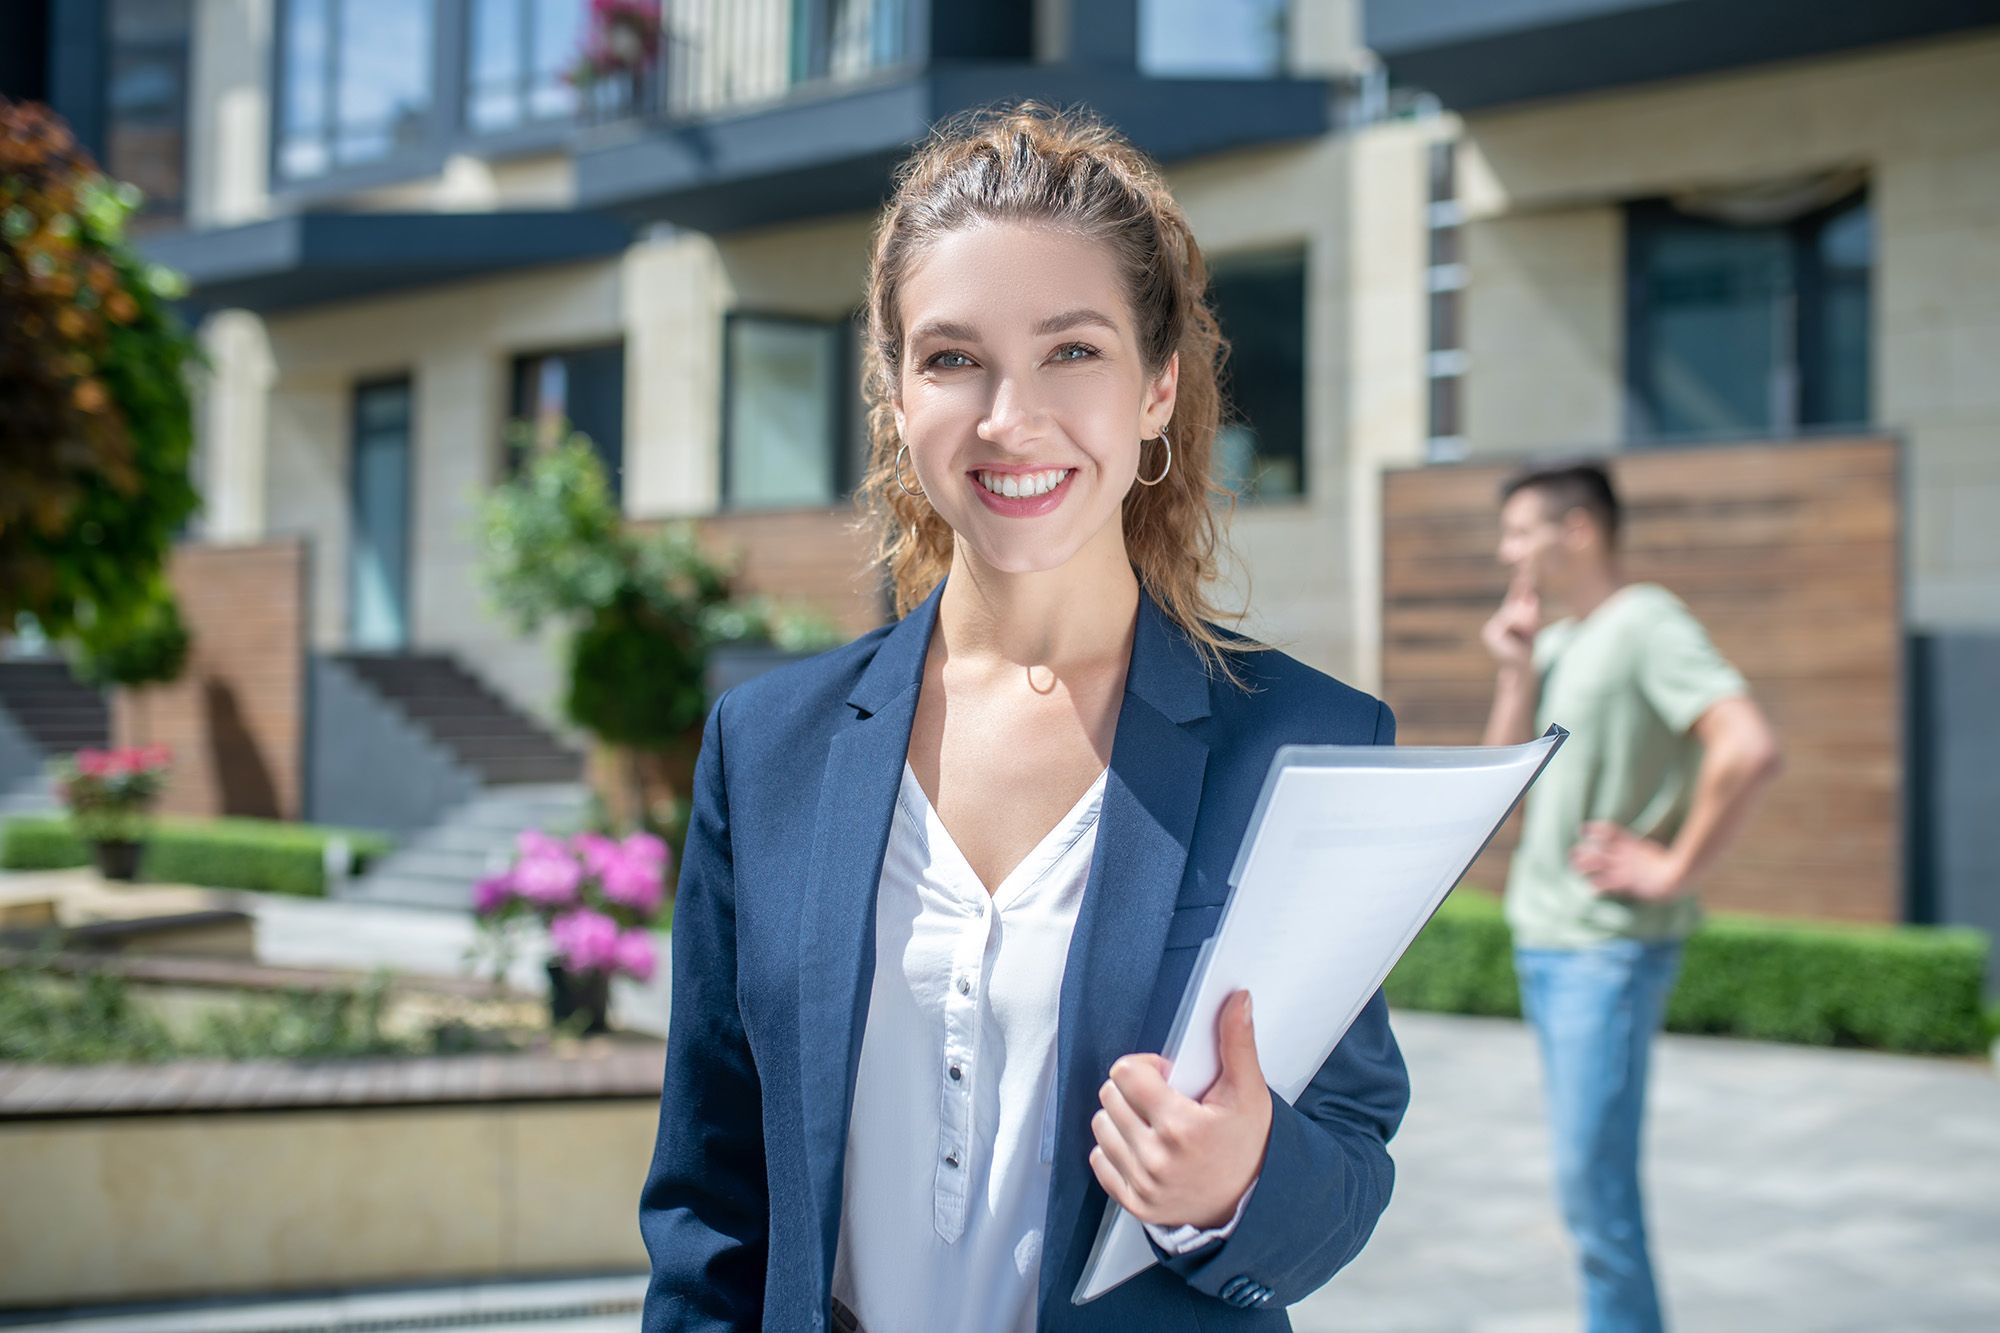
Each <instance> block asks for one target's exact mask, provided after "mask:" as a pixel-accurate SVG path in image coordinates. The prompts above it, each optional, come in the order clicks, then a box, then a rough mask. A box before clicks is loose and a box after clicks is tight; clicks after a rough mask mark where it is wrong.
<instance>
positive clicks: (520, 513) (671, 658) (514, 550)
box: [478, 428, 839, 828]
mask: <svg viewBox="0 0 2000 1333" xmlns="http://www.w3.org/2000/svg"><path fill="white" fill-rule="evenodd" d="M514 438H515V439H516V440H518V441H520V442H521V447H522V450H523V453H524V461H523V464H522V467H521V470H520V472H519V474H518V475H516V476H515V477H513V478H512V479H511V480H509V481H508V482H506V483H505V484H503V485H501V486H498V487H496V488H495V489H494V490H493V492H492V493H491V494H490V495H488V496H487V497H486V499H485V500H484V502H483V503H482V504H481V506H480V512H479V531H478V540H479V544H480V546H481V548H482V560H481V572H482V575H483V577H484V578H485V581H486V583H487V586H488V588H489V589H490V590H491V593H492V596H493V599H494V603H495V605H496V607H497V608H498V610H499V611H500V612H501V614H502V615H503V616H505V617H506V618H507V619H508V620H510V621H511V622H513V624H514V625H515V626H516V628H518V629H519V630H520V632H521V633H523V634H534V633H536V632H538V631H539V630H540V629H541V627H542V626H543V625H544V624H545V623H547V622H550V621H555V622H558V623H561V624H563V625H565V626H566V627H567V628H568V629H569V630H570V635H569V643H568V672H567V675H568V680H567V685H566V688H565V689H564V693H563V712H564V714H565V716H567V717H568V719H569V720H570V721H571V722H573V723H575V724H576V725H577V726H578V727H580V728H581V729H583V730H584V731H586V732H588V733H590V735H591V736H592V737H594V738H595V739H596V740H597V741H599V742H600V743H601V744H602V745H603V747H605V751H606V754H605V758H606V762H605V763H604V764H602V765H599V764H596V763H593V765H592V767H593V770H594V777H596V778H598V779H600V780H602V781H601V786H600V789H599V795H600V796H601V797H603V798H605V805H606V808H607V812H608V813H609V815H610V818H611V820H612V822H613V823H615V824H616V825H617V826H618V827H620V828H626V827H633V826H638V827H645V826H647V825H648V824H649V823H650V824H651V825H652V826H653V827H655V828H664V827H667V826H668V825H670V824H671V823H672V822H673V811H674V808H675V805H676V802H678V801H684V800H685V799H686V798H687V796H688V789H689V787H690V785H691V780H692V777H693V773H694V756H695V753H696V750H697V749H698V747H699V743H700V733H701V723H702V718H703V716H704V715H705V714H706V712H707V710H708V704H709V693H708V688H707V687H708V670H709V663H710V660H711V657H712V656H713V654H714V653H715V651H716V650H717V649H718V648H720V647H722V646H724V645H727V644H736V643H745V642H748V643H757V644H775V645H777V646H778V647H779V648H780V649H783V650H786V651H791V652H799V651H805V650H810V649H817V648H825V647H829V646H831V645H832V644H834V643H837V642H838V641H839V634H838V632H837V631H836V630H835V629H834V627H833V626H832V625H831V624H830V623H828V622H827V621H825V620H824V619H823V618H821V617H816V616H812V615H808V614H804V613H800V612H795V611H785V610H782V609H781V608H778V607H776V606H774V605H773V604H771V603H769V602H767V601H764V600H763V599H760V598H744V597H739V596H738V595H737V592H736V589H735V587H734V586H733V573H734V571H733V570H732V568H731V566H730V563H729V562H727V561H724V560H719V559H717V558H716V557H715V556H713V555H712V554H711V553H710V552H709V551H707V550H706V549H704V547H703V546H702V544H701V542H700V541H699V539H698V538H697V537H696V535H695V533H694V531H693V529H692V528H690V527H689V526H687V525H685V524H667V525H664V526H661V527H654V528H640V527H632V526H627V525H626V523H625V522H624V519H623V516H622V515H621V514H620V513H619V509H618V502H617V500H616V499H614V498H613V496H612V493H611V487H610V483H609V482H608V481H607V480H606V478H605V475H604V466H603V464H602V462H600V461H599V459H598V456H597V451H596V450H595V449H594V448H593V447H592V446H591V443H590V441H589V439H588V438H586V437H585V436H583V435H581V434H577V433H571V434H569V435H568V437H567V438H566V439H564V440H563V441H562V442H561V443H559V444H555V445H553V446H550V445H544V444H538V443H536V442H535V441H534V439H533V437H532V435H531V434H528V433H527V432H525V431H524V430H522V429H519V428H517V429H516V430H515V431H514Z"/></svg>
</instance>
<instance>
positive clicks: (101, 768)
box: [76, 750, 111, 778]
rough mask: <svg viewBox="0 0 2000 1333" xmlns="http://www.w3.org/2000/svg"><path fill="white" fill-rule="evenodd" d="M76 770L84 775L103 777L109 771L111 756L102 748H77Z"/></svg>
mask: <svg viewBox="0 0 2000 1333" xmlns="http://www.w3.org/2000/svg"><path fill="white" fill-rule="evenodd" d="M76 771H77V772H79V773H81V774H83V775H84V776H85V777H90V778H101V777H104V776H105V775H107V774H108V773H110V772H111V756H110V755H108V754H106V753H105V752H104V751H102V750H78V751H77V752H76Z"/></svg>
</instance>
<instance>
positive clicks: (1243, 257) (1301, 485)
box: [1168, 236, 1316, 510]
mask: <svg viewBox="0 0 2000 1333" xmlns="http://www.w3.org/2000/svg"><path fill="white" fill-rule="evenodd" d="M1287 259H1296V260H1297V261H1298V267H1299V452H1298V472H1299V478H1298V487H1297V489H1295V490H1292V491H1287V492H1284V493H1282V494H1270V493H1266V492H1260V491H1259V490H1258V489H1257V487H1256V486H1255V485H1254V484H1253V485H1251V486H1250V487H1248V488H1246V489H1245V490H1242V491H1240V492H1237V493H1236V503H1237V504H1238V505H1240V506H1243V507H1246V508H1249V509H1253V510H1281V509H1284V508H1285V507H1287V506H1297V507H1301V508H1309V507H1310V506H1311V504H1312V498H1313V482H1314V476H1315V472H1316V469H1315V468H1314V467H1313V466H1312V436H1313V431H1312V426H1313V420H1312V418H1313V404H1312V352H1313V336H1312V321H1313V299H1312V293H1313V285H1312V281H1313V244H1312V240H1311V238H1309V237H1303V236H1301V237H1297V238H1294V239H1291V240H1287V241H1280V242H1275V243H1272V244H1266V245H1256V246H1249V247H1245V248H1243V249H1240V250H1227V251H1221V252H1218V253H1216V254H1212V255H1209V256H1207V261H1208V275H1209V291H1208V298H1209V304H1210V308H1211V309H1212V310H1213V311H1214V314H1215V316H1216V325H1217V327H1218V328H1220V329H1221V331H1222V335H1223V336H1224V337H1225V338H1227V337H1228V336H1229V330H1228V328H1227V327H1226V325H1225V324H1224V318H1225V312H1224V311H1223V310H1222V309H1221V308H1220V306H1219V304H1218V303H1217V302H1216V300H1215V280H1216V276H1217V271H1218V270H1220V271H1221V272H1222V274H1223V276H1224V277H1227V275H1228V270H1229V268H1230V267H1231V266H1232V265H1234V264H1236V263H1238V262H1243V261H1248V262H1251V263H1255V262H1257V261H1259V260H1263V261H1272V260H1287ZM1236 365H1237V356H1236V351H1235V348H1234V346H1233V345H1232V347H1231V349H1230V354H1229V360H1228V361H1227V362H1226V363H1225V364H1224V366H1223V375H1222V383H1221V385H1220V386H1219V387H1220V388H1221V389H1222V391H1223V392H1222V406H1223V410H1224V413H1225V415H1224V416H1223V418H1222V419H1221V421H1219V422H1218V423H1217V426H1216V433H1217V437H1218V441H1219V439H1220V435H1221V432H1222V431H1223V430H1224V429H1226V428H1227V427H1228V426H1229V425H1230V424H1231V422H1232V421H1233V420H1238V419H1240V420H1244V421H1248V422H1249V424H1250V425H1251V427H1252V428H1253V429H1254V428H1255V426H1256V422H1254V421H1250V420H1249V418H1248V417H1247V416H1245V415H1243V414H1242V411H1241V405H1240V404H1239V403H1238V402H1237V398H1236V393H1235V387H1236V374H1235V367H1236ZM1172 429H1173V428H1172V426H1171V425H1169V426H1168V432H1169V434H1170V435H1171V433H1172ZM1211 466H1213V464H1211ZM1253 480H1254V477H1253Z"/></svg>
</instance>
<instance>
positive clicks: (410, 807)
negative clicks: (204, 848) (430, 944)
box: [315, 653, 589, 912]
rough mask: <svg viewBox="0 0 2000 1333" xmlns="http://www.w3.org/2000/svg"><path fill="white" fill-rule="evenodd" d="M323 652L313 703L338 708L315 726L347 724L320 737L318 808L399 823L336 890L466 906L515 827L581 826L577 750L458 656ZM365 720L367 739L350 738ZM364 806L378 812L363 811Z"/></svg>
mask: <svg viewBox="0 0 2000 1333" xmlns="http://www.w3.org/2000/svg"><path fill="white" fill-rule="evenodd" d="M325 661H326V662H327V663H328V665H329V667H330V669H331V671H332V672H335V673H337V674H330V675H327V676H325V677H324V678H323V679H322V678H319V677H316V678H315V679H316V688H318V689H319V690H320V692H321V695H322V698H321V700H320V702H321V703H334V702H340V704H341V707H340V709H339V710H338V712H337V713H330V714H329V715H326V716H323V717H321V718H319V719H318V725H319V726H320V727H321V728H322V729H327V728H334V729H339V730H342V731H344V732H345V733H347V734H344V735H342V736H338V737H333V736H328V737H323V738H322V741H323V743H324V744H325V745H326V746H327V747H329V748H328V749H327V751H326V753H327V755H328V757H329V759H330V760H331V761H332V763H333V767H331V768H330V769H329V770H328V771H327V772H326V773H325V774H323V775H322V777H321V780H320V782H319V784H318V785H319V786H320V787H321V789H322V791H323V792H324V793H326V794H327V796H328V797H329V800H328V801H327V802H326V807H327V808H326V817H329V818H332V820H333V822H358V823H361V824H362V825H364V826H365V827H397V828H399V829H400V830H401V831H400V832H399V834H398V836H399V838H400V845H399V846H398V847H397V848H396V850H395V851H394V852H392V853H390V854H389V855H388V856H386V857H384V858H383V859H382V860H381V861H379V862H377V863H376V864H375V865H373V866H371V867H369V868H368V870H367V871H366V872H365V873H363V874H362V875H360V876H358V877H356V878H355V879H353V880H350V881H348V882H346V883H345V884H340V885H337V886H336V887H335V889H334V892H335V896H337V897H339V898H342V899H345V900H349V901H354V902H366V903H376V904H395V905H399V906H405V907H424V908H433V909H442V910H447V911H453V912H463V911H466V910H469V908H470V907H471V903H472V886H473V884H474V883H475V882H476V881H477V880H478V879H479V878H480V877H481V876H483V875H486V874H490V873H491V872H493V871H494V870H497V869H500V868H501V867H503V866H504V865H505V864H506V863H507V861H508V859H509V858H510V857H512V855H513V853H514V839H515V837H516V835H517V834H519V833H520V832H521V831H522V830H524V829H530V828H536V829H545V830H547V831H549V832H552V833H570V832H573V831H575V830H576V829H578V828H579V827H581V826H582V824H583V821H584V819H585V817H586V815H587V813H588V809H589V790H588V788H587V787H586V786H585V785H584V782H583V756H582V755H580V754H579V753H577V752H576V751H575V750H572V749H570V748H569V747H568V746H567V745H566V744H564V743H563V741H562V740H560V739H559V738H558V737H556V736H555V735H553V734H552V733H551V732H549V730H548V729H547V728H545V727H544V726H542V724H541V723H540V722H538V721H536V720H535V719H533V718H531V717H529V716H528V715H527V714H525V713H523V712H521V711H519V710H518V709H516V708H514V707H513V706H512V705H511V704H509V703H508V702H507V701H505V700H504V699H502V698H501V697H500V696H499V695H498V694H497V693H495V692H494V690H493V689H492V687H491V686H489V685H487V684H486V682H484V681H483V680H481V679H479V677H478V676H476V675H474V674H473V673H472V672H471V671H468V670H467V669H466V668H465V667H463V666H461V665H460V664H459V663H458V662H457V661H456V660H455V659H453V658H451V657H449V656H447V655H444V654H441V653H343V654H338V655H335V656H333V657H330V658H328V659H325ZM336 695H338V696H339V697H338V699H336ZM362 731H369V732H371V733H372V735H373V738H374V739H373V740H370V741H367V742H365V743H362V744H359V745H356V744H353V742H354V741H355V739H356V736H357V735H358V734H359V733H360V732H362ZM343 745H344V746H346V747H347V748H345V749H344V750H343V749H341V748H340V747H341V746H343ZM356 775H360V776H361V778H362V779H363V783H362V788H361V790H359V791H357V790H356V789H355V788H356V785H357V784H356V782H355V778H356ZM336 779H338V780H339V781H340V782H341V784H342V785H343V788H344V790H343V793H342V797H341V805H340V807H339V808H335V807H334V804H333V802H332V800H331V796H332V791H331V788H332V787H333V785H334V783H335V781H336ZM373 795H379V796H381V797H382V799H379V800H375V801H374V802H373V805H372V807H371V806H370V805H369V803H368V801H367V800H365V799H364V798H367V797H370V796H373ZM384 801H387V802H388V805H385V804H384ZM389 806H394V807H395V808H394V809H393V810H391V809H390V808H389ZM371 808H372V810H373V813H374V816H375V817H373V818H367V817H363V816H364V815H365V813H366V811H367V810H369V809H371ZM343 816H344V817H343Z"/></svg>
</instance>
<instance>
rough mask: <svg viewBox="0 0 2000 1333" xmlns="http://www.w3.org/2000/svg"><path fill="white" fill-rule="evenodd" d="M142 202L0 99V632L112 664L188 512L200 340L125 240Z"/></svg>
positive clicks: (38, 121) (149, 609) (148, 607)
mask: <svg viewBox="0 0 2000 1333" xmlns="http://www.w3.org/2000/svg"><path fill="white" fill-rule="evenodd" d="M137 198H138V197H137V193H136V192H135V191H133V190H132V189H131V188H130V187H128V186H120V185H117V184H115V183H114V182H112V181H110V180H108V179H107V178H106V177H105V176H104V175H103V174H102V173H101V172H99V171H98V169H97V167H96V166H95V165H94V164H93V163H92V162H91V160H90V158H89V157H88V156H87V155H86V154H85V153H84V152H83V151H82V150H81V149H80V148H78V147H77V144H76V141H75V139H74V138H73V137H72V136H71V134H70V132H69V130H68V128H67V127H66V126H65V125H64V124H63V122H62V121H61V119H60V118H58V117H57V116H55V115H54V114H53V113H52V112H50V111H49V110H48V109H47V108H46V107H41V106H37V105H34V104H31V103H12V102H8V101H6V100H4V99H0V628H4V627H6V626H11V625H12V624H13V623H14V622H15V620H16V618H17V617H18V616H20V615H21V614H23V613H26V614H30V615H32V616H34V617H35V619H36V620H37V621H39V622H40V624H41V626H42V628H43V630H44V632H46V633H47V634H48V635H49V636H50V637H52V638H70V637H75V636H79V635H88V636H90V638H91V640H92V641H93V642H94V644H95V646H96V648H97V649H98V650H100V651H110V650H111V648H112V646H113V645H114V644H115V643H116V642H117V641H118V640H119V639H120V638H121V637H122V634H123V630H124V627H126V626H127V625H129V624H135V623H138V624H148V625H151V626H152V627H154V628H157V627H158V626H159V624H160V623H161V621H162V613H161V611H160V609H159V602H160V600H161V599H162V598H163V597H165V596H166V595H167V594H166V592H165V581H164V578H163V576H162V569H163V566H164V563H165V560H166V556H167V552H168V550H169V548H170V546H171V544H172V541H173V538H174V535H175V533H176V532H177V531H178V530H179V529H180V527H181V525H182V524H183V523H185V522H186V521H187V519H188V518H189V517H190V516H191V515H192V514H193V513H194V511H195V508H196V504H197V500H196V496H195V491H194V487H193V484H192V482H191V481H190V479H189V476H188V465H189V460H190V457H191V455H192V452H193V447H194V429H193V420H192V412H191V408H190V403H189V396H188V383H187V372H188V370H189V368H190V366H192V365H194V364H196V363H197V361H198V357H199V353H198V352H197V349H196V347H195V344H194V342H193V340H192V339H191V338H190V337H189V336H188V334H187V331H186V330H185V329H184V328H183V327H182V325H181V324H180V322H179V320H178V319H177V318H176V317H175V315H174V313H173V311H172V310H171V308H170V307H169V304H168V303H169V301H170V300H171V299H172V298H173V297H174V296H175V295H177V294H178V286H177V279H175V278H174V276H173V275H172V274H171V273H168V272H167V271H166V270H164V269H160V268H158V267H157V266H153V265H149V264H147V263H146V262H145V261H143V260H142V259H141V258H140V257H139V256H138V254H137V253H136V252H135V251H134V250H133V249H132V247H131V246H130V244H129V243H128V242H127V241H126V239H125V220H126V218H127V217H128V216H129V215H130V214H131V212H132V210H133V208H134V207H135V206H136V204H137Z"/></svg>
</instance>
